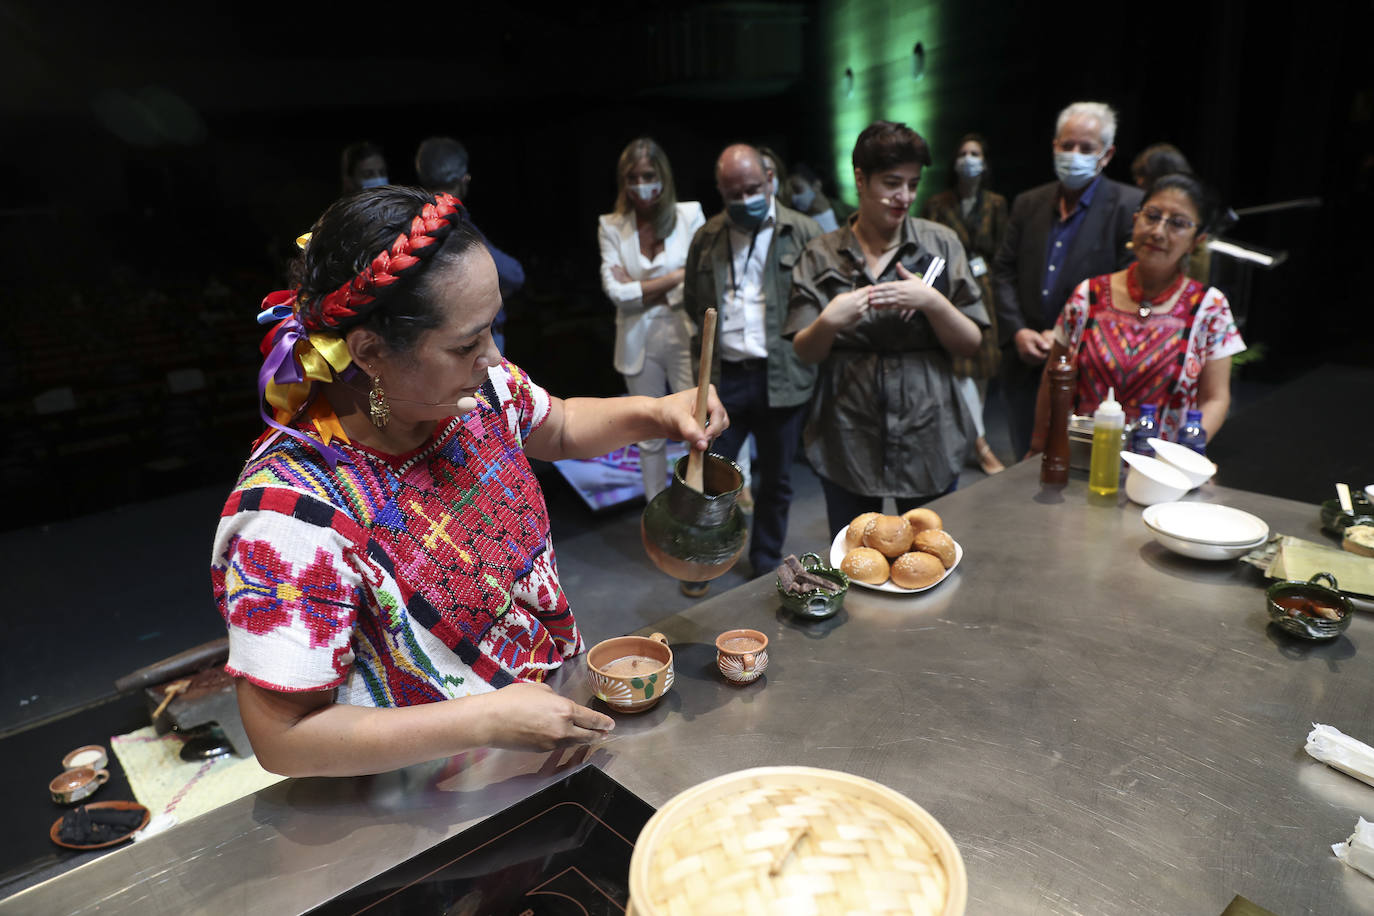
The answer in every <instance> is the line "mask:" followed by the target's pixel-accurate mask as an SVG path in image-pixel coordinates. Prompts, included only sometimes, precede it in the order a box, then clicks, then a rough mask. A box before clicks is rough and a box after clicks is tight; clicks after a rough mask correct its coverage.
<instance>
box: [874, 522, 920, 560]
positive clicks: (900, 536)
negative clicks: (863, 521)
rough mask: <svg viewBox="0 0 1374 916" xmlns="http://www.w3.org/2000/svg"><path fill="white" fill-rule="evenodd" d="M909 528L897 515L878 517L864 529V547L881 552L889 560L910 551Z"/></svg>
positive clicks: (910, 533) (910, 534)
mask: <svg viewBox="0 0 1374 916" xmlns="http://www.w3.org/2000/svg"><path fill="white" fill-rule="evenodd" d="M911 536H912V532H911V526H910V525H908V524H907V523H906V519H904V518H902V517H901V516H899V515H880V516H878V517H877V518H875V519H873V521H871V522H869V523H868V527H867V528H865V529H864V546H865V547H872V548H873V549H874V550H880V551H882V554H883V556H885V557H887V558H888V559H889V560H890V559H892V558H894V557H900V556H901V555H902V554H904V553H906V552H907V551H908V550H910V549H911Z"/></svg>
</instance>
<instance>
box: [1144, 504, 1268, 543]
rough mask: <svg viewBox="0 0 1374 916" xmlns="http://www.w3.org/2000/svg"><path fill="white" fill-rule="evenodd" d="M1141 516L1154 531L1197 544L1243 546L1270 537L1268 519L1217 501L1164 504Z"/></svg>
mask: <svg viewBox="0 0 1374 916" xmlns="http://www.w3.org/2000/svg"><path fill="white" fill-rule="evenodd" d="M1140 518H1141V521H1143V522H1144V523H1145V527H1146V528H1149V529H1150V530H1152V531H1157V532H1159V533H1160V534H1164V535H1167V536H1169V537H1174V538H1177V539H1179V540H1182V541H1192V542H1193V543H1195V544H1210V545H1213V546H1216V547H1240V546H1242V545H1248V544H1254V543H1256V542H1261V543H1262V542H1264V541H1266V540H1268V538H1269V525H1268V524H1266V523H1265V521H1264V519H1262V518H1260V517H1258V516H1255V515H1251V514H1250V513H1249V512H1242V511H1241V510H1239V509H1232V508H1231V507H1230V506H1222V505H1218V504H1217V503H1195V502H1187V503H1162V504H1160V505H1157V506H1150V507H1149V508H1147V509H1146V510H1145V511H1144V512H1142V513H1140Z"/></svg>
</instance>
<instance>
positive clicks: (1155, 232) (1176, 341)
mask: <svg viewBox="0 0 1374 916" xmlns="http://www.w3.org/2000/svg"><path fill="white" fill-rule="evenodd" d="M1216 213H1217V204H1216V202H1215V200H1214V199H1213V198H1212V196H1211V194H1210V193H1209V192H1208V191H1207V189H1206V188H1205V186H1204V185H1203V184H1202V182H1200V181H1198V179H1196V178H1194V177H1193V176H1192V175H1185V174H1174V175H1165V176H1164V177H1162V178H1160V179H1158V180H1157V181H1155V183H1154V184H1153V185H1152V186H1151V187H1150V189H1149V190H1148V191H1147V192H1146V194H1145V200H1144V203H1143V204H1141V207H1140V209H1139V210H1137V211H1136V214H1135V218H1134V222H1133V224H1132V229H1131V239H1132V244H1133V248H1134V252H1135V258H1136V260H1135V262H1134V263H1133V264H1131V265H1130V266H1129V267H1127V268H1126V269H1125V270H1120V271H1117V272H1116V273H1113V274H1104V275H1103V276H1100V277H1093V278H1092V279H1090V280H1084V281H1083V282H1082V283H1080V284H1079V285H1078V287H1077V288H1076V289H1075V290H1074V291H1073V295H1071V296H1070V297H1069V301H1068V302H1067V303H1066V304H1065V305H1064V310H1063V311H1062V312H1061V313H1060V315H1059V320H1058V321H1057V322H1055V326H1054V346H1053V349H1052V350H1051V351H1050V358H1049V359H1048V360H1047V361H1046V363H1045V365H1046V366H1047V367H1048V366H1052V365H1054V364H1055V362H1057V361H1058V358H1059V357H1060V356H1061V355H1065V354H1067V355H1069V356H1070V357H1071V358H1072V359H1074V360H1075V362H1076V363H1077V365H1078V390H1077V394H1076V400H1075V404H1074V412H1075V413H1077V414H1091V413H1092V412H1093V411H1095V410H1096V409H1097V405H1098V403H1099V402H1101V401H1102V400H1103V399H1104V398H1105V397H1106V396H1107V389H1108V388H1112V389H1115V393H1116V399H1117V400H1118V401H1120V402H1121V404H1122V406H1124V407H1125V409H1126V414H1127V417H1128V418H1130V419H1133V418H1134V417H1136V416H1138V415H1139V413H1140V407H1141V406H1142V405H1144V404H1153V405H1155V406H1156V407H1157V408H1158V412H1159V418H1160V419H1159V426H1160V435H1161V437H1162V438H1165V439H1170V440H1173V439H1177V438H1178V433H1179V431H1180V430H1181V429H1182V428H1183V425H1184V421H1185V419H1186V418H1187V412H1188V411H1189V410H1199V409H1200V410H1201V411H1202V426H1203V428H1204V429H1205V430H1206V431H1207V438H1208V440H1209V441H1210V440H1211V438H1212V437H1213V436H1215V435H1216V433H1217V430H1219V429H1220V428H1221V424H1222V423H1223V422H1224V421H1225V420H1226V411H1227V408H1228V407H1229V406H1230V404H1231V357H1232V356H1233V355H1235V354H1236V353H1239V352H1240V351H1242V350H1244V349H1245V343H1244V341H1242V340H1241V338H1240V332H1239V331H1238V330H1237V329H1236V322H1235V319H1234V318H1233V317H1232V316H1231V307H1230V305H1229V304H1228V303H1227V301H1226V297H1225V296H1224V295H1222V294H1221V292H1220V291H1219V290H1217V289H1216V288H1213V287H1205V286H1203V285H1202V284H1201V283H1199V282H1197V281H1196V280H1190V279H1188V276H1187V274H1186V273H1185V271H1186V268H1187V266H1188V258H1189V256H1190V255H1191V254H1192V252H1193V250H1194V249H1195V248H1196V247H1197V246H1199V245H1201V244H1203V243H1204V242H1205V240H1206V238H1207V228H1208V226H1209V225H1210V224H1211V222H1212V221H1213V220H1214V219H1215V217H1216ZM1047 378H1048V375H1047V374H1046V375H1042V376H1041V380H1040V394H1039V398H1038V399H1037V401H1036V410H1035V432H1034V434H1033V435H1032V436H1031V452H1032V454H1033V453H1035V452H1039V451H1043V450H1044V447H1045V435H1046V432H1047V431H1048V428H1049V413H1050V411H1049V387H1048V382H1047Z"/></svg>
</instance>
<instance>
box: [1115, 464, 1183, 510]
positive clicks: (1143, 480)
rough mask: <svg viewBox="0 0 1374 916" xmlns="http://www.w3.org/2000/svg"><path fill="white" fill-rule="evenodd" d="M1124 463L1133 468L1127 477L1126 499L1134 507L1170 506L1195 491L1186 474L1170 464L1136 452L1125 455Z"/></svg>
mask: <svg viewBox="0 0 1374 916" xmlns="http://www.w3.org/2000/svg"><path fill="white" fill-rule="evenodd" d="M1121 460H1122V461H1124V462H1126V463H1127V464H1129V465H1130V466H1131V469H1130V470H1129V471H1128V472H1127V473H1126V495H1127V496H1128V497H1129V498H1130V500H1131V502H1133V503H1137V504H1139V505H1142V506H1153V505H1154V504H1155V503H1171V502H1173V501H1174V500H1176V499H1181V498H1182V497H1183V494H1185V493H1187V492H1188V491H1189V490H1191V489H1192V487H1191V486H1190V485H1189V482H1188V478H1187V477H1186V476H1184V473H1183V472H1182V471H1180V470H1179V469H1178V468H1176V467H1174V466H1173V465H1172V464H1169V463H1168V462H1164V461H1160V460H1159V459H1158V458H1147V457H1145V456H1144V455H1137V454H1136V453H1135V452H1122V453H1121Z"/></svg>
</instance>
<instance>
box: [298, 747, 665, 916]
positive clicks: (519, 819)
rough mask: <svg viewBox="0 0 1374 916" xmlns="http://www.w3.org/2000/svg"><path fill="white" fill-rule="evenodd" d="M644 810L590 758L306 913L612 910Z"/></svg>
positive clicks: (602, 915) (604, 914)
mask: <svg viewBox="0 0 1374 916" xmlns="http://www.w3.org/2000/svg"><path fill="white" fill-rule="evenodd" d="M653 813H654V809H653V808H652V807H650V806H649V805H648V804H647V803H645V802H644V801H643V800H641V799H640V798H639V797H638V796H636V795H634V794H633V793H632V792H630V791H629V790H628V789H626V788H624V787H623V786H621V785H620V784H619V783H617V782H616V781H615V780H613V779H611V778H610V777H609V776H607V775H606V774H605V773H603V772H601V771H600V770H599V769H597V768H596V767H594V766H584V767H582V768H581V769H580V770H578V771H577V772H575V773H572V774H571V775H569V776H567V777H565V778H563V779H562V780H560V781H558V782H556V783H554V784H553V785H551V786H549V787H548V788H546V789H544V790H543V791H541V792H539V793H537V794H535V795H532V796H530V797H529V798H527V799H525V800H524V801H522V802H519V803H518V804H515V805H512V806H511V807H509V808H507V809H506V810H505V811H502V812H500V813H499V814H496V815H493V816H492V817H490V818H488V819H487V820H485V821H483V822H482V823H481V824H478V825H477V826H476V827H473V828H471V829H470V830H466V831H464V832H463V833H460V834H459V835H457V836H455V837H450V838H449V839H447V840H445V841H444V842H442V843H440V844H439V845H437V846H435V847H433V848H432V849H429V850H426V851H425V852H423V853H421V854H420V855H418V856H416V857H414V858H413V859H410V860H408V861H406V862H402V863H401V864H400V865H397V866H396V867H395V868H392V869H391V870H390V871H386V872H383V873H382V874H380V875H378V876H377V877H375V878H373V879H372V880H370V881H368V882H366V883H364V884H360V885H359V886H357V887H355V888H354V889H352V890H351V891H348V892H347V893H345V894H342V895H340V896H338V897H335V898H334V899H333V900H331V901H329V902H327V903H325V904H323V905H322V906H319V907H316V908H315V909H313V910H311V911H310V914H311V916H315V914H318V916H345V914H347V916H354V914H364V913H365V914H367V916H391V914H395V916H400V914H405V916H428V914H435V916H438V914H443V916H496V914H500V916H505V914H511V916H621V914H623V913H624V912H625V907H626V905H627V903H628V901H629V887H628V881H629V874H630V853H631V852H632V851H633V850H634V842H635V839H636V838H637V837H638V836H639V831H640V828H642V827H643V826H644V823H645V821H647V820H648V819H649V816H650V815H652V814H653Z"/></svg>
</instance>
